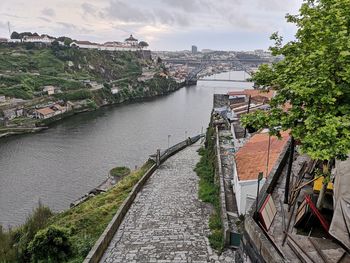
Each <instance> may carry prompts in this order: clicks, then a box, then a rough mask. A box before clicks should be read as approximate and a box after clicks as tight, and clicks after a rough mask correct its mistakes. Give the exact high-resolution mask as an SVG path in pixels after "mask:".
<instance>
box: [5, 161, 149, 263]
mask: <svg viewBox="0 0 350 263" xmlns="http://www.w3.org/2000/svg"><path fill="white" fill-rule="evenodd" d="M152 165H153V162H150V161H148V162H147V163H145V164H144V165H143V166H142V167H141V168H140V169H138V170H136V171H132V172H131V173H130V174H129V175H128V176H125V177H124V178H122V179H121V180H120V181H119V182H118V184H117V185H115V186H114V187H113V188H112V189H110V190H109V191H107V192H106V193H103V194H100V195H97V196H95V197H93V198H91V199H89V200H87V201H86V202H84V203H82V204H80V205H78V206H76V207H74V208H71V209H69V210H67V211H65V212H63V213H60V214H56V215H53V216H52V215H51V213H50V212H49V211H47V210H44V211H45V215H46V216H45V217H44V219H45V220H41V221H40V222H41V223H40V224H39V225H35V227H28V223H26V224H25V225H23V226H21V227H19V228H17V229H14V230H11V231H7V232H4V231H2V228H1V227H0V262H29V261H24V260H19V259H18V255H19V254H21V253H22V252H23V251H26V253H27V254H26V255H25V256H26V258H27V259H28V258H30V257H31V255H30V254H29V255H28V251H27V246H28V244H29V242H30V241H31V240H33V238H34V236H35V234H36V233H37V232H38V231H39V230H40V229H46V228H47V227H49V226H59V227H62V228H63V229H66V230H67V231H68V233H69V239H70V242H71V244H72V250H73V253H72V255H71V257H70V258H69V259H68V262H71V263H73V262H74V263H77V262H83V260H84V258H85V256H86V255H87V254H88V252H89V251H90V249H91V248H92V246H93V245H94V244H95V242H96V241H97V239H98V238H99V237H100V235H101V234H102V232H103V231H104V229H105V228H106V226H107V225H108V223H109V222H110V220H111V219H112V217H113V216H114V214H115V213H116V212H117V210H118V208H119V207H120V205H121V204H122V203H123V202H124V200H125V199H126V198H127V197H128V195H129V193H130V192H131V190H132V188H133V187H134V186H135V184H136V183H137V182H138V181H139V180H140V179H141V177H142V176H143V175H144V174H145V173H146V171H147V170H149V169H150V168H151V167H152ZM45 209H47V208H45ZM40 214H42V212H41V213H40ZM37 217H38V216H37V215H36V216H32V217H30V219H28V220H27V221H28V222H30V223H29V226H32V225H33V224H34V223H35V222H38V220H34V219H35V218H37ZM23 239H24V240H25V241H26V242H25V243H24V244H23V242H22V243H19V242H20V241H21V240H23ZM2 248H4V249H2ZM16 248H21V249H22V251H18V250H16Z"/></svg>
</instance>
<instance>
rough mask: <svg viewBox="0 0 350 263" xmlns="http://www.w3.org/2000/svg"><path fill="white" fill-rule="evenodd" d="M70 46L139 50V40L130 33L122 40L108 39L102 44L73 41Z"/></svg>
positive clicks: (110, 49)
mask: <svg viewBox="0 0 350 263" xmlns="http://www.w3.org/2000/svg"><path fill="white" fill-rule="evenodd" d="M70 46H71V47H78V48H86V49H97V50H107V51H138V50H140V46H139V42H138V40H137V39H136V38H134V37H133V35H130V37H128V38H127V39H125V41H124V42H118V41H109V42H106V43H104V44H98V43H93V42H90V41H74V42H72V43H71V44H70Z"/></svg>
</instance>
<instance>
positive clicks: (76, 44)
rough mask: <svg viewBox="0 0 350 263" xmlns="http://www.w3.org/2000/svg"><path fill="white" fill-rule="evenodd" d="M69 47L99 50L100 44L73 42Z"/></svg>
mask: <svg viewBox="0 0 350 263" xmlns="http://www.w3.org/2000/svg"><path fill="white" fill-rule="evenodd" d="M70 46H71V47H78V48H87V49H100V46H101V45H100V44H97V43H93V42H90V41H73V42H72V43H71V44H70Z"/></svg>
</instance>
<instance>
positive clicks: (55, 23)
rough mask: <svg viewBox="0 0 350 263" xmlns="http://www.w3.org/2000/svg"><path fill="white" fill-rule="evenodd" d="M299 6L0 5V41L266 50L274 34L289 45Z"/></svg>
mask: <svg viewBox="0 0 350 263" xmlns="http://www.w3.org/2000/svg"><path fill="white" fill-rule="evenodd" d="M301 3H302V0H98V1H97V0H90V1H87V0H1V1H0V37H8V36H9V32H8V22H10V28H11V30H12V31H17V32H24V31H30V32H38V33H39V34H49V35H52V36H55V37H59V36H69V37H71V38H73V39H77V40H90V41H94V42H99V43H103V42H106V41H123V40H124V39H125V38H127V37H128V36H129V35H130V34H133V35H134V37H136V38H137V39H139V40H144V41H147V42H148V43H149V45H150V48H151V49H152V50H157V51H158V50H189V49H190V48H191V45H196V46H198V49H199V50H201V49H214V50H254V49H267V48H268V47H269V46H270V45H271V44H272V42H271V41H270V40H269V36H270V35H271V34H272V33H273V32H276V31H278V32H279V33H280V34H281V35H282V36H284V38H285V40H286V41H287V40H292V39H293V38H294V34H295V32H296V28H295V26H294V25H292V24H288V23H287V22H286V20H285V15H286V14H287V13H290V14H297V12H298V9H299V8H300V6H301Z"/></svg>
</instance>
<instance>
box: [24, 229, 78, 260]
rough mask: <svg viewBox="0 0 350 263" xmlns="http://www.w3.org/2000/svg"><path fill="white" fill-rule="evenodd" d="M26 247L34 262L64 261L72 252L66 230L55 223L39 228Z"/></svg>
mask: <svg viewBox="0 0 350 263" xmlns="http://www.w3.org/2000/svg"><path fill="white" fill-rule="evenodd" d="M28 248H29V251H30V252H31V254H32V260H33V261H34V262H38V261H40V260H43V261H46V262H62V261H66V260H67V258H68V256H69V255H70V254H71V252H72V249H71V242H70V241H69V238H68V231H67V230H66V229H65V228H62V227H58V226H55V225H51V226H49V227H47V228H45V229H42V230H40V231H39V232H38V233H37V234H36V235H35V237H34V239H33V241H31V242H30V243H29V247H28Z"/></svg>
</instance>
